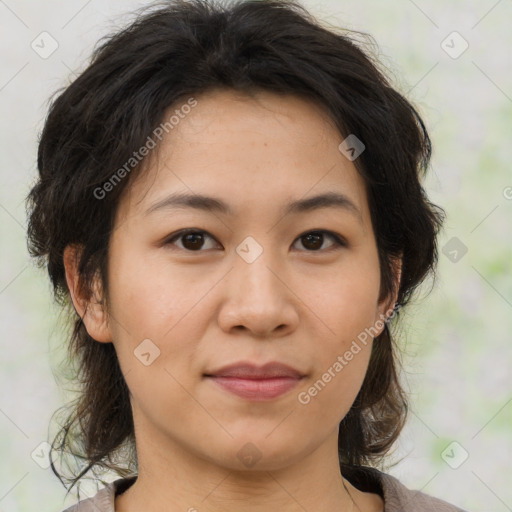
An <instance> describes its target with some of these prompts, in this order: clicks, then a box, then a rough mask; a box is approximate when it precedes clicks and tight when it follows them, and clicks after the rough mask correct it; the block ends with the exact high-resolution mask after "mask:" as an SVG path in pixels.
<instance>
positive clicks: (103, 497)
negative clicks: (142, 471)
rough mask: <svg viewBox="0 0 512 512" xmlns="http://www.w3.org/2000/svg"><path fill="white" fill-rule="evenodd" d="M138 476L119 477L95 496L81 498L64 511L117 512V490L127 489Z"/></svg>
mask: <svg viewBox="0 0 512 512" xmlns="http://www.w3.org/2000/svg"><path fill="white" fill-rule="evenodd" d="M135 479H136V476H131V477H127V478H118V479H117V480H114V481H113V482H110V483H108V484H106V485H105V487H103V489H100V490H99V491H98V492H97V493H96V494H95V495H94V496H92V497H90V498H87V499H84V500H79V501H78V502H77V503H75V504H74V505H71V507H68V508H67V509H66V510H63V511H62V512H115V509H114V500H115V496H116V493H117V492H122V491H123V490H125V489H127V488H128V487H129V486H130V485H131V484H132V483H133V482H134V481H135Z"/></svg>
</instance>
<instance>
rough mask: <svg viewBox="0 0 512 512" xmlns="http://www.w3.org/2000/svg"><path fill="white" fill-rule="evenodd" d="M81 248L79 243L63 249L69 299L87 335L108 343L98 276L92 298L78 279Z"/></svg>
mask: <svg viewBox="0 0 512 512" xmlns="http://www.w3.org/2000/svg"><path fill="white" fill-rule="evenodd" d="M82 250H83V246H80V245H68V246H67V247H66V248H65V249H64V268H65V272H66V282H67V284H68V289H69V292H70V295H71V300H72V301H73V305H74V307H75V310H76V312H77V313H78V315H79V316H80V318H81V319H82V321H83V322H84V325H85V328H86V329H87V332H88V333H89V336H91V337H92V338H94V339H95V340H96V341H99V342H102V343H109V342H111V341H112V335H111V333H110V329H109V327H108V316H107V312H106V310H105V308H104V306H103V292H102V287H101V281H100V278H99V276H95V278H94V285H93V290H92V291H91V292H92V299H91V297H90V294H86V293H85V291H84V290H83V288H82V286H81V283H80V280H79V274H78V263H79V261H80V254H81V252H82Z"/></svg>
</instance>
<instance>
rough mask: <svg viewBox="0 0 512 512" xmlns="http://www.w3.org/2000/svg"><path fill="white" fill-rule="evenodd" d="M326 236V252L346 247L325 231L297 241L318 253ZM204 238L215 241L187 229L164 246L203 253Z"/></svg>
mask: <svg viewBox="0 0 512 512" xmlns="http://www.w3.org/2000/svg"><path fill="white" fill-rule="evenodd" d="M326 236H327V238H330V239H331V240H334V243H333V244H331V246H330V247H331V248H330V249H327V250H332V247H335V248H336V247H346V245H347V244H346V243H345V241H344V240H343V239H342V238H341V237H340V236H338V235H336V234H335V233H331V232H330V231H326V230H315V231H308V232H307V233H304V234H302V235H300V236H299V237H298V238H297V241H299V240H303V242H302V244H303V246H304V247H306V248H309V249H311V248H312V250H309V249H308V250H307V252H319V251H318V250H319V249H321V247H322V245H323V242H324V239H325V237H326ZM205 238H209V239H210V240H215V239H214V238H213V237H212V236H211V235H210V234H209V233H207V232H206V231H201V230H196V229H188V230H183V231H180V232H178V233H175V234H174V235H171V238H168V239H167V240H166V241H165V245H174V242H175V241H176V240H182V246H181V247H179V246H178V247H179V248H180V249H184V250H186V251H188V252H203V251H201V249H202V248H203V246H204V241H205ZM324 250H325V248H324Z"/></svg>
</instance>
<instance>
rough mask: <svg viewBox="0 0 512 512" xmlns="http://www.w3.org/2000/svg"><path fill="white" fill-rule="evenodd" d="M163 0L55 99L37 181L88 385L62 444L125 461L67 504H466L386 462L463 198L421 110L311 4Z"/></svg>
mask: <svg viewBox="0 0 512 512" xmlns="http://www.w3.org/2000/svg"><path fill="white" fill-rule="evenodd" d="M155 7H156V8H155V9H150V10H149V12H147V13H145V14H143V15H141V16H140V17H139V18H138V19H137V20H136V21H135V22H134V23H133V24H131V25H130V26H129V27H128V28H126V29H125V30H123V31H120V32H118V33H117V34H114V35H113V36H112V37H110V38H108V39H107V40H106V41H104V42H103V43H102V45H101V46H100V47H99V48H98V49H97V50H96V51H95V52H94V55H93V59H92V62H91V64H90V65H89V66H88V68H87V69H86V70H85V71H84V72H83V73H81V75H80V76H79V77H78V78H77V79H76V80H75V81H74V82H73V83H72V84H71V85H70V86H69V87H67V88H66V89H65V90H64V91H63V92H61V94H60V95H59V96H58V97H57V98H56V99H55V101H54V102H53V103H52V105H51V108H50V111H49V115H48V118H47V120H46V123H45V126H44V129H43V133H42V135H41V140H40V145H39V151H38V168H39V172H40V180H39V181H38V182H37V183H36V184H35V186H34V188H33V189H32V190H31V192H30V194H29V197H28V205H29V209H30V224H29V247H30V251H31V254H32V255H33V256H35V257H38V258H39V259H40V260H41V261H44V262H47V266H48V272H49V275H50V278H51V280H52V283H53V286H54V289H55V295H56V298H57V299H58V300H59V301H60V303H61V304H62V305H68V306H71V305H72V308H71V307H70V309H69V312H70V318H72V320H73V322H74V324H73V332H72V335H71V337H70V340H69V341H70V344H69V347H70V354H71V356H72V357H73V358H74V360H75V361H76V362H77V363H78V368H77V379H78V380H79V382H80V386H81V387H80V396H79V399H78V401H77V403H76V404H73V405H72V410H71V412H70V414H69V417H68V418H67V422H66V424H65V425H64V427H63V429H62V431H61V432H60V433H59V435H58V436H57V437H56V438H55V440H54V444H53V447H52V448H53V449H57V450H58V451H61V452H62V453H64V452H65V451H68V452H70V453H71V454H73V455H74V456H75V457H79V458H82V459H83V460H84V461H85V462H86V466H85V467H83V468H77V471H76V472H75V473H74V474H73V477H72V478H71V479H70V480H71V481H72V482H73V485H74V484H76V483H77V482H78V480H79V479H80V478H81V477H82V476H83V475H84V474H85V473H86V472H87V471H88V470H89V469H92V470H93V471H96V470H98V469H112V470H114V471H115V472H116V473H117V474H118V475H119V476H120V477H121V478H119V479H117V480H116V481H115V482H111V483H109V484H108V485H107V486H106V487H105V488H104V489H102V490H101V491H99V492H98V493H97V494H96V495H95V496H93V497H91V498H89V499H86V500H82V501H81V502H80V508H78V505H75V506H73V507H71V508H69V509H68V511H75V510H96V511H102V512H107V511H108V512H113V511H114V510H115V511H116V512H134V511H136V510H145V511H147V512H151V511H157V510H158V511H161V510H189V511H194V510H198V511H200V512H202V511H212V512H213V511H220V510H225V511H231V510H244V511H260V510H265V511H266V510H277V509H279V510H281V511H291V510H308V511H310V512H314V511H317V510H318V511H320V510H322V511H324V510H343V511H355V510H360V511H364V512H380V511H383V510H385V511H386V512H398V511H402V510H407V511H426V510H429V511H430V510H434V509H435V510H438V511H456V510H461V509H459V508H456V507H454V506H452V505H450V504H448V503H446V502H444V501H442V500H439V499H436V498H434V497H432V496H428V495H426V494H424V493H420V492H415V491H411V490H409V489H407V488H406V487H405V486H404V485H403V484H401V483H400V482H399V481H398V480H397V479H396V478H394V477H392V476H391V475H388V474H386V473H385V472H384V471H382V468H383V467H384V466H383V465H384V457H385V454H386V453H387V452H388V451H389V449H390V448H391V446H392V444H393V443H394V441H395V440H396V439H397V437H398V435H399V433H400V431H401V429H402V427H403V425H404V422H405V417H406V412H407V400H406V397H405V395H404V392H403V390H402V389H401V387H400V383H399V380H398V375H397V372H396V365H397V363H396V358H397V354H396V350H397V349H396V347H395V345H394V341H393V338H392V334H391V330H390V326H391V325H392V322H395V321H396V313H397V312H398V311H399V310H400V308H402V307H404V306H405V305H406V304H407V303H408V302H409V300H410V298H411V296H412V294H413V291H414V290H415V289H416V287H417V286H419V285H420V284H421V282H422V281H423V280H424V279H425V277H427V275H428V274H429V273H433V272H434V270H435V264H436V262H437V243H436V242H437V234H438V232H439V230H440V228H441V225H442V221H443V216H444V211H443V210H442V209H441V208H439V207H436V206H435V205H433V204H431V203H430V202H429V201H428V199H427V198H426V195H425V192H424V190H423V188H422V185H421V183H420V178H421V177H422V174H423V173H424V172H425V171H426V169H427V166H428V162H429V158H430V153H431V146H430V140H429V137H428V133H427V131H426V129H425V126H424V124H423V122H422V120H421V118H420V117H419V115H418V114H417V112H416V110H415V109H414V107H413V106H412V105H411V104H410V103H409V102H408V101H407V100H406V99H405V98H404V97H403V96H401V95H400V94H399V93H398V92H396V91H395V90H394V89H393V88H392V87H391V86H390V84H389V82H388V81H387V79H386V78H385V76H384V75H383V74H382V72H380V71H379V70H378V68H377V65H376V64H375V63H373V62H372V59H371V58H370V57H369V56H367V55H366V54H365V53H364V52H363V50H362V49H360V48H359V46H358V45H357V44H356V43H355V42H354V40H352V39H351V38H350V37H349V36H348V35H346V34H345V35H342V34H341V33H335V32H334V31H333V30H328V29H326V28H324V27H322V26H321V24H320V23H319V22H318V21H316V20H314V19H313V18H312V17H311V16H310V15H309V14H308V13H307V12H306V10H305V9H303V8H302V7H301V6H300V5H299V4H296V3H293V2H291V1H290V2H289V1H286V2H283V1H277V2H272V1H258V2H254V1H252V2H251V1H243V2H233V3H231V4H220V3H219V4H214V3H212V2H206V1H199V0H198V1H193V2H184V1H173V2H165V3H164V4H163V5H162V4H158V5H156V6H155ZM73 309H74V310H73ZM379 467H380V468H381V469H379ZM52 469H53V470H54V472H55V474H56V475H57V476H58V477H59V479H61V481H62V476H63V475H61V473H60V472H59V470H57V469H56V468H55V466H54V465H53V464H52ZM68 492H69V490H68Z"/></svg>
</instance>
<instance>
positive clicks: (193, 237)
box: [164, 229, 215, 252]
mask: <svg viewBox="0 0 512 512" xmlns="http://www.w3.org/2000/svg"><path fill="white" fill-rule="evenodd" d="M205 238H209V239H210V240H215V239H214V238H213V237H212V236H211V235H210V234H209V233H207V232H206V231H202V230H199V229H183V230H181V231H178V233H173V234H172V235H171V236H170V238H167V239H166V241H165V242H164V245H165V246H168V245H175V243H174V242H175V241H176V240H182V245H181V247H180V246H179V245H178V248H179V249H183V250H185V251H188V252H203V251H201V248H203V246H204V243H205Z"/></svg>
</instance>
